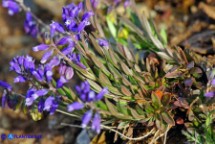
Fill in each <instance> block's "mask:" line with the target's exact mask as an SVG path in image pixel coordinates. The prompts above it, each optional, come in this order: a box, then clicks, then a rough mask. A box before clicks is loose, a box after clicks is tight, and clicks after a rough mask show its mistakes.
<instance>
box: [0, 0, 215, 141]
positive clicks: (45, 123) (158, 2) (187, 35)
mask: <svg viewBox="0 0 215 144" xmlns="http://www.w3.org/2000/svg"><path fill="white" fill-rule="evenodd" d="M0 2H1V1H0ZM35 2H36V3H37V4H36V5H34V6H33V9H34V11H35V12H36V14H37V15H38V16H39V17H42V19H44V20H46V21H50V20H52V19H55V18H58V17H59V15H58V16H57V17H54V16H53V15H54V14H55V12H56V11H60V9H58V10H56V11H53V10H52V9H51V8H50V7H52V6H50V5H42V7H41V1H40V0H36V1H35ZM62 5H63V4H62ZM138 6H139V7H140V10H142V11H144V12H146V13H148V14H150V15H151V16H152V18H153V20H154V21H155V23H156V26H157V28H158V29H161V28H163V27H165V29H166V30H167V34H168V42H169V44H170V45H172V46H175V45H179V46H181V47H182V48H183V49H190V50H192V51H195V52H197V53H198V54H199V55H202V56H204V57H205V58H208V60H210V61H213V64H214V65H215V56H214V53H215V1H214V0H139V1H138ZM59 8H60V7H59ZM23 21H24V14H18V15H16V16H13V17H10V16H8V15H7V10H5V9H3V8H2V7H1V6H0V79H1V80H5V81H7V82H9V83H12V82H13V78H12V77H13V76H14V74H13V73H10V72H9V73H8V71H9V61H10V60H11V59H12V58H13V57H14V56H15V55H22V54H28V53H29V52H30V53H31V48H32V46H34V45H36V44H37V42H36V41H35V40H34V39H32V38H31V37H30V36H27V35H25V33H24V31H23ZM36 56H37V55H36ZM22 87H24V85H17V86H16V90H17V91H18V92H22V90H23V89H21V88H22ZM0 95H1V94H0ZM62 121H67V122H68V121H69V122H70V121H71V120H68V119H67V118H65V117H64V116H62V115H60V114H56V115H54V116H51V117H47V118H46V119H43V120H41V121H37V122H35V121H33V120H31V118H30V116H29V115H25V114H23V113H22V112H20V111H13V110H10V109H2V108H0V134H2V133H5V134H9V133H13V134H42V139H39V140H36V139H22V140H20V141H18V140H17V141H13V142H12V141H10V140H6V141H4V142H3V143H4V144H12V143H14V144H17V143H19V144H37V143H38V144H63V143H68V144H71V142H72V143H73V142H74V139H75V135H77V133H78V131H80V130H79V129H74V128H69V127H66V128H63V127H61V126H60V122H62ZM168 141H169V142H168V143H169V144H172V143H174V142H175V139H172V138H171V137H170V138H169V140H168ZM0 143H2V142H1V141H0Z"/></svg>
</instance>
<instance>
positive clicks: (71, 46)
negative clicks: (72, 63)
mask: <svg viewBox="0 0 215 144" xmlns="http://www.w3.org/2000/svg"><path fill="white" fill-rule="evenodd" d="M73 50H74V46H73V45H69V46H67V47H66V48H64V49H63V50H62V51H61V52H62V53H63V54H64V55H68V54H70V53H72V52H73Z"/></svg>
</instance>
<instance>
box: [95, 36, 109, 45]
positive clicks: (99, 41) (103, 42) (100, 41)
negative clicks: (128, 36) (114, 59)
mask: <svg viewBox="0 0 215 144" xmlns="http://www.w3.org/2000/svg"><path fill="white" fill-rule="evenodd" d="M98 44H99V45H100V46H101V47H106V46H108V45H109V44H108V41H107V40H106V39H101V38H99V39H98Z"/></svg>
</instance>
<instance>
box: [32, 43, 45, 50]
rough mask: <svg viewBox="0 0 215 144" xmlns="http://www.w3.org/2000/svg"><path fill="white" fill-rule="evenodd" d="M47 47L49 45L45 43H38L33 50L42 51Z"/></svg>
mask: <svg viewBox="0 0 215 144" xmlns="http://www.w3.org/2000/svg"><path fill="white" fill-rule="evenodd" d="M48 48H49V45H47V44H40V45H37V46H35V47H33V49H32V50H33V51H34V52H38V51H44V50H47V49H48Z"/></svg>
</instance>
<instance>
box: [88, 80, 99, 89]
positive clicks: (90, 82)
mask: <svg viewBox="0 0 215 144" xmlns="http://www.w3.org/2000/svg"><path fill="white" fill-rule="evenodd" d="M87 81H88V82H89V84H90V86H91V87H92V89H93V90H95V91H96V92H100V91H101V90H102V88H101V86H100V85H99V84H97V83H96V82H94V81H92V80H89V79H88V80H87Z"/></svg>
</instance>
